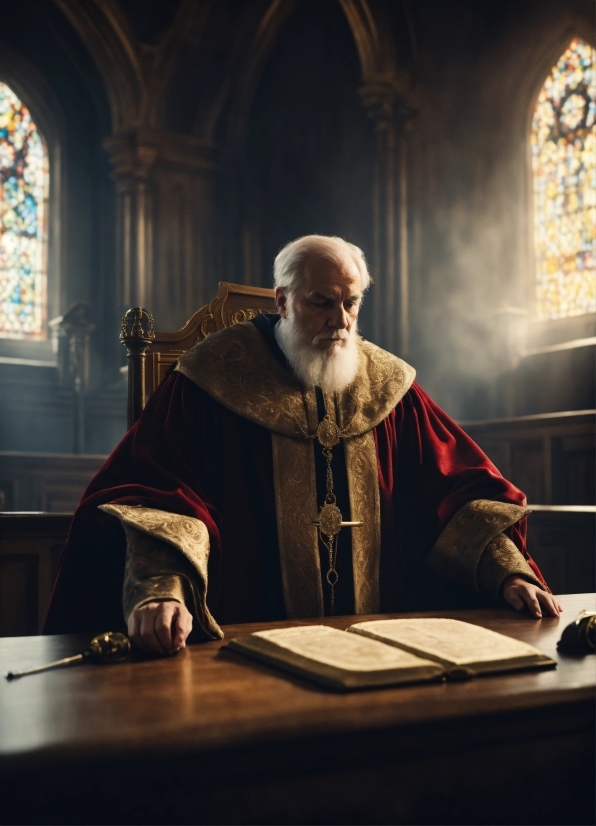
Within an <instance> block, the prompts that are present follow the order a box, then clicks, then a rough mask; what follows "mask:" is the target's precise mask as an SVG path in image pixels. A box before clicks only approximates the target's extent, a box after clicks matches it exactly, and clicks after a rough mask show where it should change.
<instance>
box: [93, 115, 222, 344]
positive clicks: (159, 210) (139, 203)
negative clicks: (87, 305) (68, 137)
mask: <svg viewBox="0 0 596 826" xmlns="http://www.w3.org/2000/svg"><path fill="white" fill-rule="evenodd" d="M105 146H106V149H107V150H108V152H109V153H110V156H111V160H112V163H113V165H114V171H113V173H112V177H113V178H114V180H115V182H116V187H117V193H118V215H117V222H118V223H117V234H118V248H117V257H118V267H119V283H120V300H119V307H118V311H119V312H120V313H121V312H122V311H125V310H127V309H128V308H129V307H146V308H147V310H149V311H150V312H152V313H153V314H154V315H155V317H156V320H157V325H158V327H159V328H160V329H166V330H168V329H170V330H174V329H176V328H177V327H181V326H182V325H183V324H184V323H185V321H186V320H187V319H188V318H189V317H190V316H191V315H192V314H193V312H195V310H198V309H199V307H201V306H202V305H203V304H206V303H208V302H209V301H210V300H211V299H212V298H213V296H214V295H215V293H216V292H217V281H218V280H219V279H218V278H217V274H216V252H215V250H216V247H217V231H216V221H215V215H216V207H215V170H216V163H215V157H214V151H213V148H212V147H211V146H210V145H207V144H205V143H204V142H203V141H201V140H200V139H198V138H194V137H191V136H188V135H176V134H171V133H165V132H159V131H156V130H152V129H145V128H143V129H138V130H137V131H136V132H134V133H132V134H129V135H121V136H116V137H113V138H110V139H108V140H107V141H106V142H105Z"/></svg>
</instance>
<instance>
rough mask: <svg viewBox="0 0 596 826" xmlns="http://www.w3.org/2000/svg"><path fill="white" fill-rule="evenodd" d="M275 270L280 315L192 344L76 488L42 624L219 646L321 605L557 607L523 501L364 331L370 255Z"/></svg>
mask: <svg viewBox="0 0 596 826" xmlns="http://www.w3.org/2000/svg"><path fill="white" fill-rule="evenodd" d="M274 279H275V296H276V303H277V306H278V309H279V315H262V316H259V317H258V318H257V319H255V320H254V322H247V323H244V324H238V325H235V326H233V327H231V328H228V329H226V330H222V331H221V332H219V333H216V334H214V335H212V336H211V337H210V338H208V339H207V340H205V341H204V342H202V343H200V344H198V345H196V346H195V347H193V348H192V349H191V350H189V351H188V352H187V353H185V354H184V355H183V356H182V357H181V358H180V359H179V360H178V363H177V365H176V368H175V370H174V371H173V372H172V373H171V374H170V375H169V376H168V377H167V378H166V380H165V381H164V382H163V384H162V385H161V386H160V387H159V388H158V390H157V391H156V392H155V393H154V395H153V397H152V398H151V399H150V401H149V403H148V405H147V408H146V410H145V411H144V413H143V416H142V418H141V419H140V421H139V422H137V424H136V425H135V426H134V427H133V428H132V429H131V430H130V431H129V433H128V434H127V435H126V436H125V438H124V439H123V441H122V442H121V443H120V445H119V446H118V447H117V448H116V450H115V451H114V453H113V454H112V456H111V457H110V458H109V459H108V461H107V462H106V464H105V465H104V467H103V468H102V469H101V470H100V472H99V473H98V475H97V476H96V478H95V479H94V480H93V482H92V483H91V485H90V486H89V488H88V489H87V491H86V492H85V495H84V497H83V499H82V501H81V505H80V506H79V509H78V511H77V514H76V515H75V519H74V522H73V526H72V529H71V535H70V537H69V542H68V546H67V549H66V551H65V555H64V558H63V563H62V566H61V569H60V575H59V578H58V582H57V586H56V589H55V592H54V595H53V600H52V605H51V607H50V611H49V615H48V619H47V623H46V632H49V633H58V632H67V631H82V630H85V631H97V630H102V629H105V628H108V627H115V626H117V625H119V624H120V625H122V620H123V619H124V620H125V621H126V623H127V624H128V631H129V634H130V636H131V638H132V640H133V641H134V642H135V643H136V645H137V646H139V647H140V648H141V649H144V650H145V651H147V652H151V653H154V654H158V655H165V654H173V653H175V652H176V651H178V650H180V649H181V648H183V647H184V645H185V642H186V639H187V637H188V635H189V633H190V632H191V629H192V628H193V623H194V632H193V633H194V636H195V638H196V639H201V638H202V639H213V638H216V637H220V636H221V635H222V632H221V630H220V627H219V626H220V624H225V623H231V622H249V621H256V620H275V619H285V618H300V617H315V616H324V615H330V614H372V613H378V612H388V611H397V610H402V611H411V610H432V609H441V608H443V609H444V608H448V607H471V606H477V605H482V604H509V605H511V606H513V607H514V608H515V609H517V610H524V609H526V610H527V613H528V614H529V616H532V617H541V616H542V615H543V613H546V614H552V615H554V616H558V614H559V611H560V610H561V607H560V605H559V604H558V602H557V601H556V599H555V598H554V597H553V596H552V595H551V594H550V592H549V591H548V588H547V587H546V584H545V582H544V580H543V579H542V576H541V575H540V572H539V571H538V569H537V567H536V565H535V564H534V563H533V562H532V560H531V559H529V557H528V555H527V553H526V551H525V546H524V536H525V520H526V517H527V515H528V513H529V511H528V509H527V508H526V507H525V504H526V503H525V498H524V495H523V494H522V493H521V491H519V490H518V489H517V488H515V487H514V486H513V485H511V484H510V483H509V482H507V481H506V480H505V479H503V477H502V476H501V475H500V474H499V472H498V471H497V469H496V468H495V467H494V465H492V464H491V462H490V461H489V460H488V458H487V457H486V456H485V455H484V454H483V453H482V452H481V451H480V449H479V448H478V447H477V446H476V445H475V444H474V443H473V442H472V441H471V440H470V439H469V438H468V437H467V436H466V435H465V433H463V431H462V430H461V429H460V428H459V427H458V426H457V425H456V424H455V423H454V422H453V421H451V420H450V419H449V417H448V416H447V415H446V414H445V413H444V412H443V411H442V410H441V409H440V408H438V407H437V405H436V404H434V402H433V401H432V400H431V399H430V398H429V397H428V396H427V395H426V394H425V393H424V391H423V390H422V389H421V388H420V387H419V386H418V385H417V384H416V383H415V382H414V370H413V369H412V368H411V367H410V366H409V365H408V364H406V363H405V362H403V361H402V360H401V359H399V358H397V357H396V356H393V355H392V354H390V353H388V352H386V351H384V350H381V349H380V348H378V347H376V346H375V345H373V344H371V343H369V342H366V341H364V340H363V339H362V338H361V337H360V336H359V335H358V332H357V318H358V312H359V309H360V305H361V303H362V298H363V295H364V292H365V291H366V289H367V287H368V285H369V281H370V276H369V274H368V270H367V267H366V262H365V259H364V255H363V253H362V251H361V250H360V249H358V248H357V247H355V246H354V245H352V244H349V243H347V242H346V241H344V240H342V239H340V238H331V237H326V236H316V235H313V236H306V237H304V238H300V239H298V240H296V241H293V242H292V243H290V244H288V245H287V246H286V247H284V249H282V251H281V252H280V253H279V255H278V256H277V258H276V260H275V268H274ZM122 595H123V596H122ZM121 599H123V607H122V603H121Z"/></svg>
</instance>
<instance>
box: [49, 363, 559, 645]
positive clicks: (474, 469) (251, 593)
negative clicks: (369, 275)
mask: <svg viewBox="0 0 596 826" xmlns="http://www.w3.org/2000/svg"><path fill="white" fill-rule="evenodd" d="M374 436H375V442H376V446H377V456H378V471H379V487H380V494H381V562H380V598H381V602H380V604H381V611H383V612H389V611H397V610H400V611H415V610H433V609H436V610H439V609H442V608H443V609H444V608H449V607H472V606H475V605H479V604H481V601H480V598H479V597H478V596H477V595H476V594H474V593H472V592H471V591H467V590H465V589H464V588H462V587H461V586H456V585H455V584H452V583H449V582H447V581H446V580H443V579H442V578H440V577H439V576H438V575H436V574H433V573H432V572H431V571H430V570H429V569H428V568H427V567H426V566H425V563H424V561H425V558H426V557H427V555H428V553H429V552H430V550H431V548H432V547H433V545H434V543H435V541H436V539H437V537H438V536H439V534H440V533H441V531H442V530H443V528H444V527H445V526H446V525H447V523H448V522H449V520H450V519H451V518H452V516H453V515H454V514H455V513H456V511H457V510H458V509H459V508H461V507H462V506H463V505H464V504H466V503H467V502H469V501H471V500H474V499H493V500H497V501H499V502H508V503H511V504H515V505H523V504H525V497H524V494H523V493H522V492H521V491H520V490H518V488H516V487H514V485H512V484H511V483H510V482H508V481H506V480H505V479H504V478H503V477H502V476H501V475H500V473H499V472H498V470H497V469H496V467H495V466H494V465H493V464H492V463H491V462H490V460H489V459H488V458H487V457H486V456H485V455H484V453H483V452H482V451H481V450H480V448H479V447H478V446H477V445H476V444H475V443H474V442H473V441H472V440H471V439H470V438H469V437H468V436H467V435H466V434H465V433H464V432H463V431H462V430H461V428H460V427H458V425H457V424H455V422H453V421H452V420H451V419H450V418H449V417H448V416H447V415H446V413H444V412H443V411H442V410H441V409H440V408H439V407H438V406H437V405H436V404H435V403H434V402H433V401H432V400H431V399H430V398H429V397H428V396H427V394H426V393H425V392H424V391H423V390H422V389H421V388H420V387H419V386H418V385H417V384H416V383H414V384H413V385H412V387H411V388H410V390H409V391H408V392H407V393H406V395H405V396H404V397H403V399H402V400H401V401H400V402H399V404H398V405H397V407H396V408H395V409H394V410H393V411H392V412H391V414H390V415H389V416H388V417H387V418H386V419H385V420H384V421H383V422H381V424H380V425H378V426H377V427H376V428H375V430H374ZM107 502H113V503H116V504H120V505H142V506H144V507H149V508H157V509H160V510H165V511H170V512H176V513H181V514H185V515H188V516H193V517H196V518H197V519H200V520H202V521H203V522H204V523H205V525H206V526H207V528H208V531H209V535H210V539H211V553H210V558H209V585H208V594H207V602H208V605H209V608H210V610H211V612H212V614H213V615H214V617H215V619H216V620H217V622H218V623H219V624H226V623H236V622H251V621H257V620H270V619H271V620H272V619H280V618H283V617H284V608H283V597H282V586H281V574H280V565H279V557H278V551H277V527H276V516H275V497H274V486H273V470H272V448H271V434H270V432H269V431H268V430H267V429H265V428H264V427H262V426H260V425H257V424H254V423H252V422H250V421H248V420H247V419H244V418H242V417H241V416H239V415H237V414H236V413H233V412H231V411H229V410H227V409H226V408H224V407H223V406H222V405H220V404H219V403H218V402H216V401H215V400H213V399H212V398H211V397H210V396H209V395H208V394H207V393H205V392H204V391H203V390H201V389H200V388H199V387H197V386H196V385H195V384H193V383H192V382H191V381H190V380H189V379H187V378H185V377H184V376H183V375H181V374H180V373H172V374H171V375H170V376H169V377H167V378H166V380H165V381H164V382H163V383H162V385H161V386H160V387H159V388H158V390H157V391H156V392H155V393H154V394H153V396H152V397H151V399H150V400H149V403H148V405H147V407H146V409H145V411H144V413H143V416H142V417H141V419H140V420H139V421H138V422H137V423H136V424H135V425H134V427H133V428H131V430H130V431H129V432H128V433H127V434H126V436H125V437H124V438H123V440H122V441H121V442H120V444H119V445H118V446H117V447H116V449H115V450H114V452H113V453H112V455H111V456H110V457H109V459H108V460H107V461H106V463H105V465H104V466H103V467H102V468H101V470H100V471H99V473H98V474H97V476H96V477H95V478H94V479H93V481H92V482H91V484H90V485H89V487H88V488H87V490H86V491H85V493H84V495H83V498H82V499H81V503H80V505H79V507H78V509H77V511H76V513H75V516H74V519H73V523H72V526H71V530H70V534H69V537H68V542H67V545H66V548H65V551H64V555H63V558H62V562H61V566H60V571H59V575H58V579H57V582H56V586H55V588H54V593H53V596H52V602H51V605H50V609H49V612H48V616H47V620H46V625H45V633H51V634H52V633H68V632H76V631H89V632H101V631H105V630H107V629H115V628H119V627H122V626H123V623H124V620H123V616H122V602H121V600H122V582H123V572H124V562H125V555H126V547H125V537H124V531H123V529H122V528H121V526H120V523H119V522H118V520H117V519H115V518H114V517H111V516H108V515H106V514H104V513H102V512H101V511H99V510H98V505H101V504H104V503H107ZM525 522H526V520H525V519H524V520H522V522H520V523H518V524H517V525H515V526H513V527H512V528H511V529H510V530H509V531H508V534H509V536H510V537H511V538H512V539H513V541H514V542H515V543H516V545H517V547H518V548H519V549H520V551H521V552H522V553H523V555H524V557H525V558H526V559H527V560H528V562H529V564H530V566H531V567H532V569H533V570H534V571H535V573H536V575H537V577H539V579H540V580H541V581H543V579H542V577H541V574H540V572H539V570H538V569H537V567H536V565H535V563H534V562H533V561H532V560H531V559H530V558H529V557H528V554H527V552H526V549H525V532H526V524H525Z"/></svg>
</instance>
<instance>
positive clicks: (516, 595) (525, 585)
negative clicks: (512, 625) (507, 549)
mask: <svg viewBox="0 0 596 826" xmlns="http://www.w3.org/2000/svg"><path fill="white" fill-rule="evenodd" d="M503 599H504V600H505V602H508V603H509V605H511V606H513V608H515V610H516V611H523V610H524V608H527V609H528V611H529V612H530V616H532V617H534V618H535V619H541V618H542V617H543V616H547V617H548V616H551V617H558V616H559V614H560V613H561V611H562V610H563V607H562V606H561V603H560V602H559V601H558V600H557V599H555V597H553V595H552V594H547V593H546V591H543V590H542V589H541V588H538V586H537V585H532V583H531V582H527V581H526V580H525V579H523V577H521V576H510V577H508V578H507V579H506V580H505V583H504V585H503Z"/></svg>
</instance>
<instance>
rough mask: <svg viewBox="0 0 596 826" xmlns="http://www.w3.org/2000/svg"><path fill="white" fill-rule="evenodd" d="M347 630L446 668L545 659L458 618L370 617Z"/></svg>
mask: <svg viewBox="0 0 596 826" xmlns="http://www.w3.org/2000/svg"><path fill="white" fill-rule="evenodd" d="M348 630H349V631H352V632H355V633H357V634H362V635H364V636H367V637H370V638H372V639H375V640H383V641H385V642H387V643H389V644H390V645H398V646H400V647H401V648H403V649H405V650H407V651H411V652H413V653H416V654H419V655H420V656H426V657H429V658H430V659H432V660H435V661H436V662H440V663H441V664H442V665H445V666H447V667H449V666H474V665H476V664H481V663H487V664H488V663H493V662H495V663H496V662H502V661H507V660H515V659H521V660H526V659H528V658H529V659H533V658H544V655H543V654H542V653H541V652H540V651H539V650H538V649H537V648H534V646H533V645H528V644H527V643H525V642H520V641H519V640H515V639H512V638H511V637H506V636H505V635H503V634H498V633H497V632H496V631H490V630H488V629H487V628H482V627H480V626H478V625H472V623H469V622H461V621H460V620H453V619H438V618H426V617H422V618H419V619H393V620H372V621H371V622H360V623H356V624H355V625H352V626H351V627H350V628H349V629H348Z"/></svg>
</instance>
